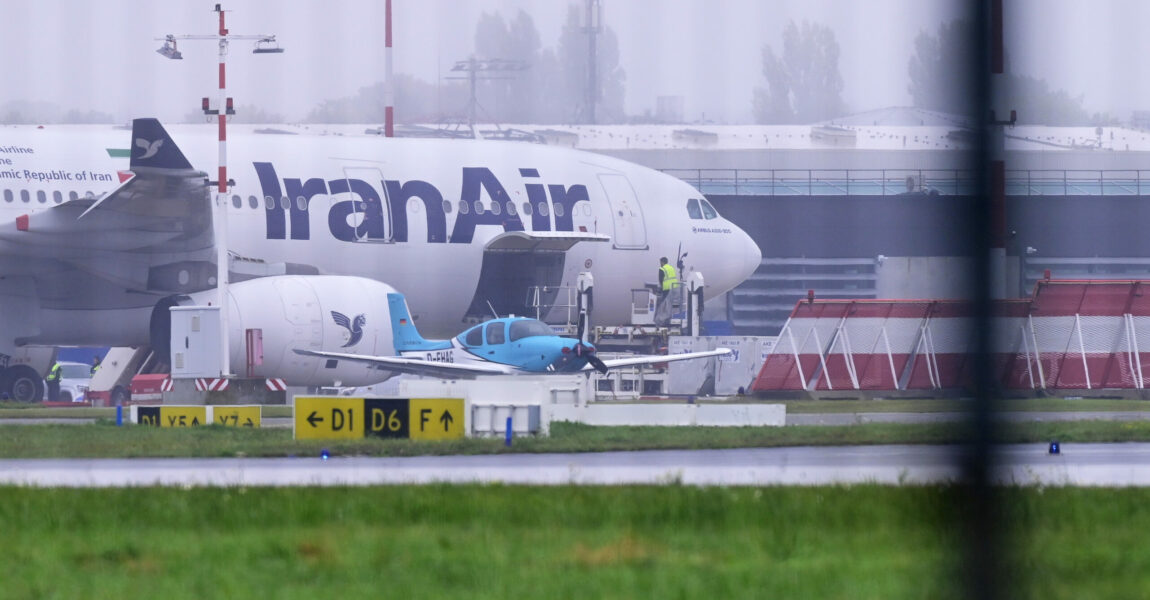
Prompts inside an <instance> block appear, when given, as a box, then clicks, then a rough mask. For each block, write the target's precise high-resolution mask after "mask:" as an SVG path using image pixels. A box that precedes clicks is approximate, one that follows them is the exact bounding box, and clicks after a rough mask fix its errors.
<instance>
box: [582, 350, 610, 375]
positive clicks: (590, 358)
mask: <svg viewBox="0 0 1150 600" xmlns="http://www.w3.org/2000/svg"><path fill="white" fill-rule="evenodd" d="M587 362H588V363H589V364H590V365H591V366H592V367H595V370H596V371H599V372H600V373H602V374H603V375H606V374H607V365H606V364H604V363H603V361H601V360H599V357H598V356H595V353H594V352H592V353H590V354H588V355H587Z"/></svg>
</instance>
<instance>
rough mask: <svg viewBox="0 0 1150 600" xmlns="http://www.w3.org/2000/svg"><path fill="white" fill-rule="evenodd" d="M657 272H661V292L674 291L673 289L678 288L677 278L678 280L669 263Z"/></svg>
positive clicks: (673, 268)
mask: <svg viewBox="0 0 1150 600" xmlns="http://www.w3.org/2000/svg"><path fill="white" fill-rule="evenodd" d="M659 270H660V271H662V272H663V291H664V292H665V291H667V290H671V289H674V288H675V287H677V286H678V284H679V278H678V276H676V275H675V267H672V266H671V263H667V264H665V265H663V266H661V267H659Z"/></svg>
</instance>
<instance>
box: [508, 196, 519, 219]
mask: <svg viewBox="0 0 1150 600" xmlns="http://www.w3.org/2000/svg"><path fill="white" fill-rule="evenodd" d="M517 212H518V211H516V210H515V203H514V202H512V201H510V200H508V201H507V214H509V215H511V216H513V217H514V216H515V214H516V213H517Z"/></svg>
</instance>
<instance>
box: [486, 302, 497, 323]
mask: <svg viewBox="0 0 1150 600" xmlns="http://www.w3.org/2000/svg"><path fill="white" fill-rule="evenodd" d="M485 302H487V308H490V309H491V314H493V315H495V318H496V319H498V318H499V313H497V312H495V307H494V306H492V305H491V301H490V300H485Z"/></svg>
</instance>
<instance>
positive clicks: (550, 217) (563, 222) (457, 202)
mask: <svg viewBox="0 0 1150 600" xmlns="http://www.w3.org/2000/svg"><path fill="white" fill-rule="evenodd" d="M252 165H253V167H254V168H255V172H256V174H257V175H258V177H259V182H260V188H261V190H262V192H263V195H264V198H265V202H269V203H273V202H280V203H281V204H286V208H287V210H286V211H284V210H268V211H265V218H266V235H267V239H269V240H309V239H311V238H312V235H313V232H312V231H311V216H310V215H311V211H312V210H317V209H319V210H326V211H327V216H328V218H327V228H328V232H329V233H330V235H331V236H332V237H333V238H335V239H337V240H340V241H344V242H358V241H364V240H386V241H391V242H396V243H404V242H416V241H426V242H427V243H433V244H434V243H452V244H470V243H471V242H472V239H473V237H474V234H475V228H476V227H478V226H480V225H494V226H497V227H502V228H503V230H504V231H524V230H530V231H574V230H575V225H574V221H573V216H574V215H575V210H576V209H575V205H576V203H578V202H581V201H590V196H589V195H588V191H587V186H586V185H583V184H573V185H568V184H564V183H546V182H544V181H543V179H542V177H541V176H540V172H539V170H538V169H535V168H519V169H518V175H519V181H515V182H507V184H506V185H505V183H504V181H501V180H500V179H499V177H497V176H496V175H495V173H493V172H492V170H491V169H489V168H487V167H463V168H462V173H461V180H462V183H461V185H460V189H459V190H458V194H452V193H449V192H445V190H441V189H440V188H439V187H437V186H436V185H435V184H434V183H431V182H429V181H424V180H421V179H410V180H406V181H405V180H399V179H386V178H376V179H368V178H357V177H352V176H348V177H344V178H340V179H324V178H322V177H292V176H290V174H289V175H287V176H284V175H281V174H280V173H279V172H278V171H277V170H276V167H275V166H274V165H273V164H272V163H270V162H254V163H252ZM358 170H363V171H374V169H358ZM505 179H506V177H505ZM515 186H518V187H515ZM454 191H455V190H454V189H452V190H450V192H454ZM325 196H333V197H341V198H342V197H347V198H348V199H346V200H338V201H333V202H331V203H330V204H322V203H313V202H312V199H313V198H317V197H325ZM412 199H415V200H417V201H418V202H421V203H422V205H423V210H422V211H419V212H422V214H423V215H424V216H425V217H426V219H427V224H426V232H427V233H426V240H414V239H409V236H408V229H409V228H408V218H409V217H408V210H407V206H408V203H409V201H411V200H412ZM523 206H528V207H529V208H527V209H526V210H524V209H523ZM317 207H318V208H317ZM448 214H453V215H454V217H455V218H454V224H453V225H452V226H451V231H450V233H449V232H448V223H447V220H448V217H447V215H448Z"/></svg>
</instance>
